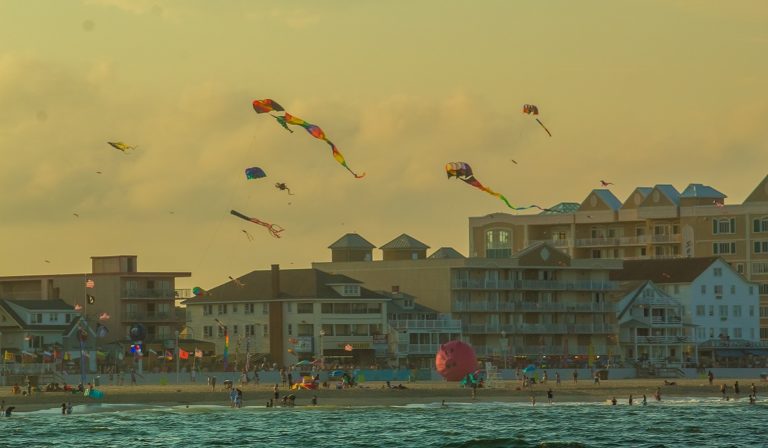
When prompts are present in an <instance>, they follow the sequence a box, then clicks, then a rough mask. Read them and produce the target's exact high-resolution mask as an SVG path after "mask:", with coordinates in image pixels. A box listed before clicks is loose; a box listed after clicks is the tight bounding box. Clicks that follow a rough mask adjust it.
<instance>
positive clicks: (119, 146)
mask: <svg viewBox="0 0 768 448" xmlns="http://www.w3.org/2000/svg"><path fill="white" fill-rule="evenodd" d="M107 144H108V145H109V146H111V147H113V148H115V149H117V150H119V151H122V152H123V154H128V152H127V151H128V150H130V149H136V148H138V146H131V145H129V144H127V143H123V142H107Z"/></svg>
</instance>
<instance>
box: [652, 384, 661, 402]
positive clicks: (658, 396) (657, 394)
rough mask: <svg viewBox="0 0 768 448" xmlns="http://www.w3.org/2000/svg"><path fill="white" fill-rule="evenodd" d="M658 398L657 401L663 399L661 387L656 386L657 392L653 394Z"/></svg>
mask: <svg viewBox="0 0 768 448" xmlns="http://www.w3.org/2000/svg"><path fill="white" fill-rule="evenodd" d="M653 396H654V397H655V398H656V401H661V388H660V387H657V388H656V393H655V394H654V395H653Z"/></svg>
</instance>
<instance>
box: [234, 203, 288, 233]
mask: <svg viewBox="0 0 768 448" xmlns="http://www.w3.org/2000/svg"><path fill="white" fill-rule="evenodd" d="M229 213H231V214H232V215H234V216H237V217H238V218H240V219H244V220H246V221H250V222H252V223H254V224H258V225H260V226H264V227H266V228H267V230H269V233H271V234H272V236H274V237H275V238H280V232H282V231H283V230H285V229H284V228H282V227H280V226H278V225H277V224H270V223H268V222H264V221H260V220H258V219H256V218H251V217H249V216H245V215H244V214H242V213H240V212H238V211H236V210H230V211H229Z"/></svg>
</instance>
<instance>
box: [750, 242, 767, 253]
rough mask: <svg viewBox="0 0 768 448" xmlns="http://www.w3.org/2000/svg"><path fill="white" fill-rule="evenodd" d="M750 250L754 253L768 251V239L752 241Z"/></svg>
mask: <svg viewBox="0 0 768 448" xmlns="http://www.w3.org/2000/svg"><path fill="white" fill-rule="evenodd" d="M752 251H753V252H754V253H756V254H764V253H768V241H754V242H752Z"/></svg>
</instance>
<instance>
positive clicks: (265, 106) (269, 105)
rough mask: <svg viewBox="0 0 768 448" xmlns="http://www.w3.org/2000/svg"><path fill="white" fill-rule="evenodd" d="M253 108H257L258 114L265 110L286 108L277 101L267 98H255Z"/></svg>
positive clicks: (280, 110) (279, 110)
mask: <svg viewBox="0 0 768 448" xmlns="http://www.w3.org/2000/svg"><path fill="white" fill-rule="evenodd" d="M253 110H255V111H256V113H257V114H263V113H265V112H272V111H273V110H276V111H278V112H282V111H284V110H285V109H283V106H281V105H279V104H277V101H274V100H271V99H269V98H267V99H265V100H253Z"/></svg>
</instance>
